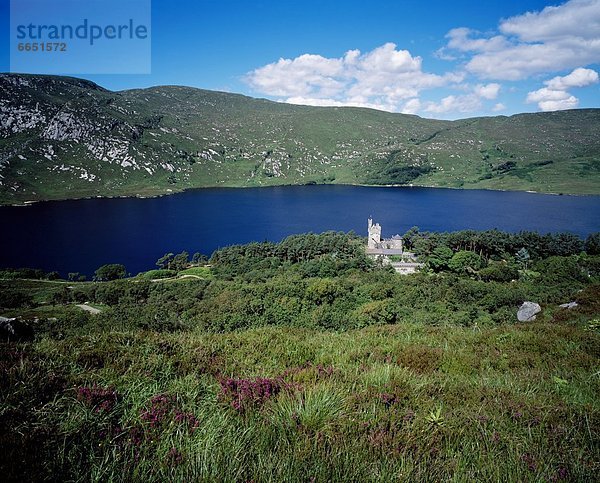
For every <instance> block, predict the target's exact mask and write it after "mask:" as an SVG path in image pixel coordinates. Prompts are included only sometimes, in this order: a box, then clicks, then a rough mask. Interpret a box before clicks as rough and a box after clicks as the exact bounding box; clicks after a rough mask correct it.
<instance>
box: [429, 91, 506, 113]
mask: <svg viewBox="0 0 600 483" xmlns="http://www.w3.org/2000/svg"><path fill="white" fill-rule="evenodd" d="M461 87H463V89H464V90H466V91H467V92H468V93H467V94H462V95H458V96H454V95H450V96H446V97H444V98H443V99H442V100H441V101H440V102H429V103H427V105H426V106H425V111H426V112H431V113H435V114H446V113H448V112H460V113H468V112H474V111H477V110H481V109H482V108H483V102H482V100H483V99H486V100H491V99H496V97H498V93H499V92H500V89H501V86H500V84H496V83H491V84H486V85H483V84H477V85H476V86H469V85H465V86H461ZM499 105H500V106H502V107H503V108H504V106H503V105H502V104H496V106H499Z"/></svg>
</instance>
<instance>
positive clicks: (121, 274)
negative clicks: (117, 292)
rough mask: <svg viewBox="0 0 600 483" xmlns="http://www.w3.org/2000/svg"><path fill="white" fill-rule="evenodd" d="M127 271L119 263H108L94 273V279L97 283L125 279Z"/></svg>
mask: <svg viewBox="0 0 600 483" xmlns="http://www.w3.org/2000/svg"><path fill="white" fill-rule="evenodd" d="M126 275H127V271H126V270H125V266H124V265H121V264H120V263H109V264H108V265H102V266H101V267H100V268H98V270H96V272H95V276H94V279H95V280H97V281H99V282H106V281H109V280H117V279H119V278H125V276H126Z"/></svg>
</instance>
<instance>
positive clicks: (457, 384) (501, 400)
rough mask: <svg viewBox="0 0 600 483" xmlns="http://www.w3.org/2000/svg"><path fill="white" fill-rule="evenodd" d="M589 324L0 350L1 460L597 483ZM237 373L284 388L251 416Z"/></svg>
mask: <svg viewBox="0 0 600 483" xmlns="http://www.w3.org/2000/svg"><path fill="white" fill-rule="evenodd" d="M586 329H587V326H585V325H580V324H572V323H565V322H563V323H558V324H557V323H548V322H545V323H535V322H534V323H531V324H516V325H504V326H501V327H495V328H488V329H483V330H477V329H472V328H464V327H454V328H451V327H445V328H437V327H423V326H421V325H417V324H404V323H403V324H399V325H394V326H375V327H369V328H364V329H359V330H352V331H347V332H343V333H335V332H324V331H321V330H313V329H302V328H289V327H265V328H258V329H251V330H246V331H239V332H231V333H223V334H206V333H202V332H191V333H190V332H178V333H172V334H166V333H155V332H148V331H128V332H112V331H109V332H106V333H94V334H87V335H86V334H81V335H78V336H72V337H68V338H66V339H64V340H56V339H53V338H48V337H45V338H42V339H40V340H38V341H36V342H34V343H28V344H18V345H16V344H6V343H3V344H2V345H1V350H2V358H1V360H2V384H1V389H2V394H1V395H2V404H1V406H0V421H1V423H2V430H3V431H2V434H3V436H2V445H1V446H2V447H3V448H4V451H3V456H2V462H1V465H2V468H3V471H4V474H5V475H6V478H7V480H9V481H14V480H17V479H19V478H22V477H24V476H27V478H28V479H43V478H45V477H50V476H52V477H53V478H54V477H61V478H63V479H66V480H79V479H91V480H94V481H99V480H102V481H132V480H135V481H137V480H142V479H143V480H145V481H165V480H170V481H191V480H200V481H249V480H253V481H284V480H285V481H307V480H311V479H313V478H314V479H315V481H340V480H344V481H350V480H352V481H358V480H360V481H387V480H389V479H402V480H418V481H427V480H429V481H431V480H435V481H438V480H453V481H467V480H469V481H472V480H494V481H497V480H503V481H560V480H570V481H593V480H594V479H595V475H596V474H597V471H598V469H599V467H598V461H599V456H600V454H599V446H598V428H599V427H600V426H599V424H600V401H599V400H598V394H600V376H599V375H598V361H599V359H598V356H599V352H600V351H599V348H600V336H599V335H598V333H597V332H596V331H590V330H586ZM425 348H427V349H425ZM432 361H433V362H432ZM227 378H235V379H236V380H244V381H250V382H249V383H248V384H250V385H251V384H254V383H255V382H256V381H257V379H256V378H265V380H268V381H278V382H277V384H279V385H280V387H281V388H284V387H285V389H281V390H280V391H278V392H275V391H274V392H272V393H269V392H268V391H267V392H265V391H262V392H260V398H258V399H257V398H255V399H252V403H251V404H249V405H246V406H244V409H243V410H241V409H236V408H235V407H233V406H232V405H231V404H230V400H228V399H227V397H225V393H224V389H223V384H222V381H223V380H225V379H227ZM248 387H249V386H248ZM90 394H91V395H90ZM255 394H258V393H255ZM33 446H35V448H39V449H36V450H34V448H33ZM17 455H18V457H19V458H20V459H21V461H23V463H22V464H18V465H16V464H14V459H13V458H14V457H16V456H17ZM29 465H32V466H29Z"/></svg>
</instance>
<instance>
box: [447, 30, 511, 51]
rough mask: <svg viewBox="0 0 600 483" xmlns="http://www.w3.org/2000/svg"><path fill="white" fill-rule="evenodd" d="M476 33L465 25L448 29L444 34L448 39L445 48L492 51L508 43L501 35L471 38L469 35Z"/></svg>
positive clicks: (502, 47) (506, 45)
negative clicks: (487, 37)
mask: <svg viewBox="0 0 600 483" xmlns="http://www.w3.org/2000/svg"><path fill="white" fill-rule="evenodd" d="M476 33H477V32H476V31H474V30H471V29H468V28H465V27H459V28H455V29H452V30H450V32H448V33H447V34H446V38H447V39H449V40H448V45H447V48H449V49H455V50H460V51H462V52H469V51H479V52H494V51H498V50H502V49H504V48H506V47H508V46H509V45H510V43H509V42H508V40H506V38H504V37H503V36H502V35H496V36H494V37H490V38H489V39H486V38H479V39H474V38H471V35H472V34H476Z"/></svg>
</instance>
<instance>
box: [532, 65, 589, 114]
mask: <svg viewBox="0 0 600 483" xmlns="http://www.w3.org/2000/svg"><path fill="white" fill-rule="evenodd" d="M596 82H598V73H597V72H596V71H594V70H592V69H584V68H581V67H580V68H577V69H575V70H574V71H573V72H571V73H570V74H568V75H566V76H563V77H560V76H557V77H554V78H553V79H550V80H547V81H545V82H544V84H546V87H542V88H541V89H538V90H537V91H531V92H529V93H528V94H527V99H526V102H528V103H537V105H538V107H539V108H540V109H541V110H542V111H558V110H563V109H574V108H576V107H577V106H578V105H579V99H577V97H575V96H573V95H571V93H570V92H568V89H570V88H572V87H585V86H588V85H591V84H594V83H596Z"/></svg>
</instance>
